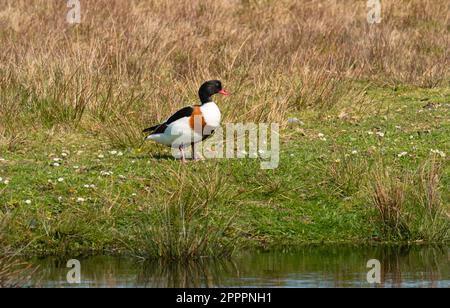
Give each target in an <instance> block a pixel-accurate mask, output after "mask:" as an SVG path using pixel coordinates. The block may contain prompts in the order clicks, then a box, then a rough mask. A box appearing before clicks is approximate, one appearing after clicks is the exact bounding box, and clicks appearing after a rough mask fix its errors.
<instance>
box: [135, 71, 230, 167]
mask: <svg viewBox="0 0 450 308" xmlns="http://www.w3.org/2000/svg"><path fill="white" fill-rule="evenodd" d="M215 94H221V95H224V96H228V95H230V93H229V92H228V91H226V90H225V89H224V88H223V87H222V82H221V81H220V80H209V81H206V82H204V83H203V84H202V85H201V86H200V88H199V90H198V96H199V98H200V104H199V105H192V106H186V107H184V108H182V109H180V110H178V111H177V112H175V113H174V114H173V115H171V116H170V117H169V118H168V119H167V120H166V121H164V122H163V123H160V124H157V125H153V126H151V127H149V128H146V129H144V130H143V132H144V133H147V134H148V135H147V136H146V137H145V140H152V141H154V142H157V143H160V144H163V145H166V146H169V147H172V148H178V149H179V150H180V153H181V161H182V162H186V156H185V149H186V147H188V146H191V147H192V158H193V160H200V159H202V158H201V157H199V156H197V154H196V151H195V144H196V143H198V142H200V141H203V140H205V139H206V138H208V137H210V136H211V135H212V134H213V133H214V130H215V129H217V128H218V127H219V126H220V122H221V118H222V114H221V112H220V109H219V107H218V106H217V104H216V103H215V102H214V101H213V100H212V96H213V95H215Z"/></svg>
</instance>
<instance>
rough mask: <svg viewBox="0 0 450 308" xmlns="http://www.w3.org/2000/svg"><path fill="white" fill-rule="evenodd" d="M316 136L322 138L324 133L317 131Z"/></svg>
mask: <svg viewBox="0 0 450 308" xmlns="http://www.w3.org/2000/svg"><path fill="white" fill-rule="evenodd" d="M317 137H319V138H323V137H325V135H324V134H322V133H318V134H317Z"/></svg>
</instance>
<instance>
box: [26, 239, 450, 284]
mask: <svg viewBox="0 0 450 308" xmlns="http://www.w3.org/2000/svg"><path fill="white" fill-rule="evenodd" d="M369 259H378V260H379V261H380V262H381V278H382V283H381V284H380V285H371V284H369V283H368V282H367V280H366V275H367V271H368V270H369V269H367V268H366V264H367V261H368V260H369ZM34 262H35V263H36V264H39V268H40V271H39V277H40V278H41V279H40V284H39V285H40V286H43V287H48V286H57V287H66V286H78V287H183V288H188V287H230V286H233V287H450V262H449V248H448V247H418V246H409V247H391V246H376V247H329V246H317V247H304V248H300V249H296V250H279V251H271V252H252V253H246V254H244V255H241V256H239V257H237V258H235V259H233V260H210V259H201V260H199V261H196V262H183V263H176V262H162V261H153V262H139V261H137V260H136V259H132V258H117V257H90V258H85V259H80V262H81V277H82V283H81V284H80V285H69V284H68V283H67V282H66V274H67V272H68V270H69V269H68V268H66V267H65V266H66V262H67V260H66V259H55V258H47V259H44V260H34ZM35 281H36V283H37V281H38V280H37V276H36V280H35ZM34 283H35V282H32V284H34Z"/></svg>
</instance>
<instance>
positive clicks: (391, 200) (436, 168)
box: [371, 158, 450, 243]
mask: <svg viewBox="0 0 450 308" xmlns="http://www.w3.org/2000/svg"><path fill="white" fill-rule="evenodd" d="M379 167H380V168H379V170H376V171H374V172H373V173H372V174H373V184H372V193H371V196H372V205H373V206H374V208H375V209H376V211H377V223H378V225H379V227H380V230H381V232H382V234H383V236H384V238H385V239H386V240H400V241H424V242H428V243H442V242H448V241H449V240H450V219H449V217H448V215H447V211H448V209H449V207H448V204H446V203H445V201H444V200H443V198H442V197H441V194H440V192H441V184H440V179H441V171H442V169H441V167H440V164H439V163H438V162H437V161H436V160H435V159H434V158H432V159H430V160H429V161H426V162H425V163H423V164H422V165H421V166H420V167H419V169H418V170H417V171H416V172H414V173H413V172H405V173H403V174H399V173H398V171H399V170H398V169H397V170H396V171H397V172H392V171H391V170H389V169H388V168H386V167H384V166H379Z"/></svg>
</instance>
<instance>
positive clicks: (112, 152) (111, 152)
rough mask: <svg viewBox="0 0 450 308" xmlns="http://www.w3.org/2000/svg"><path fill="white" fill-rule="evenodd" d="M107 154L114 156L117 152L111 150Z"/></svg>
mask: <svg viewBox="0 0 450 308" xmlns="http://www.w3.org/2000/svg"><path fill="white" fill-rule="evenodd" d="M109 154H111V155H116V154H117V151H114V150H113V151H110V152H109Z"/></svg>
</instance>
